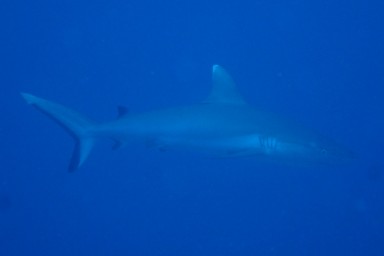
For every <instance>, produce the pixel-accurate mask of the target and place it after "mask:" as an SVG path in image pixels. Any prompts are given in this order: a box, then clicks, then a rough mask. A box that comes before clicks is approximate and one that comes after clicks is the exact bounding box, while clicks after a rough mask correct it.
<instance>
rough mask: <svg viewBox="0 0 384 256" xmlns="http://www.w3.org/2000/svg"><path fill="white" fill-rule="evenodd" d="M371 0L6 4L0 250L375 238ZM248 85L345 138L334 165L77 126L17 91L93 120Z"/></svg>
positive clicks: (279, 108) (382, 249) (349, 250)
mask: <svg viewBox="0 0 384 256" xmlns="http://www.w3.org/2000/svg"><path fill="white" fill-rule="evenodd" d="M383 8H384V4H383V2H382V1H378V0H373V1H358V0H353V1H320V0H316V1H304V0H296V1H282V0H270V1H264V0H260V1H251V0H248V1H218V0H216V1H176V0H172V1H147V0H143V1H121V0H113V1H104V0H101V1H84V0H83V1H82V0H78V1H73V0H72V1H68V0H66V1H64V0H62V1H41V0H36V1H22V0H12V1H11V0H3V1H2V2H1V8H0V24H1V25H0V86H1V94H0V107H1V109H2V118H1V121H0V124H1V126H0V139H1V147H0V161H1V162H0V164H1V165H0V166H1V167H0V255H2V256H3V255H4V256H8V255H16V256H18V255H39V256H42V255H153V256H155V255H167V256H168V255H295V256H296V255H384V169H383V168H384V161H383V160H382V152H383V149H382V145H383V142H384V137H383V135H382V131H383V130H384V118H383V109H384V103H383V96H384V89H383V88H384V87H383V85H384V77H383V68H384V61H383V60H384V48H383V45H384V29H383V25H384V22H383V21H384V18H383V15H382V13H383ZM213 64H220V65H223V66H224V67H225V68H226V69H227V70H228V71H229V72H230V73H231V74H232V75H233V77H234V79H235V80H236V82H237V84H238V86H239V90H240V91H241V92H242V93H243V95H244V97H245V98H246V99H247V100H248V101H249V102H250V104H253V105H255V106H257V107H260V108H265V109H267V110H271V111H274V112H278V113H280V114H281V115H283V116H286V117H288V118H292V119H294V120H297V121H299V122H300V123H303V124H305V125H307V126H309V127H312V128H313V129H315V130H318V131H320V132H321V133H323V134H324V135H326V136H329V137H331V138H334V139H335V140H337V141H338V142H340V143H341V144H343V145H345V146H346V147H348V148H350V149H351V150H353V151H354V152H355V153H356V155H358V159H357V160H355V161H354V162H353V163H351V164H347V165H337V166H320V165H316V164H312V165H309V166H308V165H304V166H302V165H299V166H297V167H295V166H285V165H280V164H279V163H265V162H260V161H258V160H257V159H253V158H245V159H244V158H242V159H240V158H239V159H209V158H205V157H204V156H200V155H199V154H187V153H180V152H158V151H156V150H153V149H152V150H151V149H146V148H145V146H142V147H140V146H137V145H127V147H126V148H124V149H121V150H119V151H111V150H110V147H111V145H110V143H109V142H108V141H102V142H100V143H99V144H98V145H97V147H96V148H95V150H94V151H93V152H92V154H91V156H90V158H89V159H88V161H87V162H86V163H85V165H84V166H83V167H82V168H81V169H80V170H78V171H77V172H75V173H72V174H70V173H68V172H67V171H66V169H67V166H68V161H69V158H70V155H71V151H72V147H73V142H72V140H71V138H70V137H69V136H68V135H67V134H66V133H65V132H64V131H63V130H62V129H61V128H60V127H58V126H57V125H56V124H54V123H53V122H51V120H49V119H47V118H46V117H45V116H43V115H41V113H38V112H37V111H35V110H34V109H33V108H31V107H29V106H27V105H26V104H25V103H24V102H23V100H22V99H21V97H20V96H19V92H20V91H26V92H30V93H33V94H36V95H39V96H41V97H45V98H48V99H52V100H55V101H57V102H60V103H63V104H65V105H67V106H71V107H73V108H75V109H77V110H79V111H80V112H81V113H84V114H85V115H87V116H89V117H90V118H93V119H95V120H100V121H105V120H111V119H113V118H115V117H116V115H117V113H116V112H117V111H116V106H117V105H125V106H127V107H128V108H129V109H130V111H131V112H138V111H146V110H150V109H156V108H162V107H167V106H177V105H180V104H189V103H194V102H198V101H200V100H202V99H204V98H205V97H206V95H207V94H208V92H209V89H210V78H211V77H210V76H211V73H210V72H211V66H212V65H213Z"/></svg>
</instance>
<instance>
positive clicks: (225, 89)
mask: <svg viewBox="0 0 384 256" xmlns="http://www.w3.org/2000/svg"><path fill="white" fill-rule="evenodd" d="M21 96H22V97H23V98H24V99H25V101H26V102H27V103H28V104H31V105H33V106H34V107H36V108H37V109H38V110H39V111H41V112H42V113H44V114H46V115H47V116H48V117H50V118H51V119H52V120H54V121H55V122H56V123H58V124H59V125H60V126H61V127H62V128H64V129H65V130H66V131H67V132H68V133H69V134H70V135H71V136H72V137H73V138H74V141H75V147H74V151H73V154H72V157H71V160H70V164H69V168H68V169H69V171H70V172H73V171H75V170H76V169H78V168H79V167H80V166H82V165H83V163H84V162H85V160H86V159H87V158H88V156H89V154H90V152H91V149H92V148H93V147H94V145H95V141H96V140H98V139H102V138H108V139H110V140H112V141H114V143H115V144H114V146H113V148H115V149H117V148H120V147H122V146H124V145H126V144H129V143H132V142H135V141H138V142H142V143H144V144H146V145H148V146H151V147H154V148H158V149H159V150H162V151H164V150H167V151H168V150H178V149H184V150H194V151H201V152H205V153H208V154H210V155H212V156H218V157H239V156H258V157H263V158H271V159H292V160H293V161H297V160H299V159H303V160H310V161H321V162H323V161H327V162H328V161H332V160H334V159H345V158H350V157H351V155H352V153H351V152H350V151H349V150H347V149H345V148H344V147H343V146H340V145H339V144H337V143H336V142H334V141H333V140H331V139H329V138H326V137H324V136H322V135H320V134H319V133H317V132H315V131H313V130H312V129H308V128H306V127H304V126H303V125H301V124H298V123H296V122H295V121H292V120H288V119H286V118H284V117H281V116H279V115H277V114H275V113H272V112H268V111H264V110H262V109H260V108H257V107H253V106H251V105H250V104H248V103H247V102H246V101H245V100H244V98H243V97H242V95H241V94H240V93H239V91H238V89H237V87H236V84H235V82H234V80H233V79H232V77H231V76H230V74H229V73H228V72H227V71H226V70H225V69H224V68H223V67H221V66H219V65H213V67H212V89H211V92H210V94H209V95H208V97H207V98H206V99H205V100H203V101H201V102H198V103H196V104H193V105H187V106H179V107H173V108H172V107H171V108H166V109H160V110H153V111H148V112H143V113H128V111H127V109H126V108H124V107H119V116H118V118H117V119H115V120H112V121H109V122H104V123H98V122H95V121H93V120H90V119H88V118H86V117H84V116H83V115H81V114H79V113H78V112H77V111H74V110H72V109H70V108H67V107H65V106H63V105H60V104H58V103H55V102H52V101H49V100H46V99H43V98H39V97H37V96H34V95H32V94H28V93H21Z"/></svg>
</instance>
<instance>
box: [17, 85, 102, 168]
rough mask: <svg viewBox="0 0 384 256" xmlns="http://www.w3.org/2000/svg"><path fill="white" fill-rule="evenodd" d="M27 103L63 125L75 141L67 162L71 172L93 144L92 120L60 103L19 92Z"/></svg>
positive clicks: (84, 158)
mask: <svg viewBox="0 0 384 256" xmlns="http://www.w3.org/2000/svg"><path fill="white" fill-rule="evenodd" d="M21 96H22V97H23V98H24V99H25V101H26V102H27V103H28V104H31V105H33V106H34V107H36V108H37V109H38V110H40V111H41V112H42V113H44V114H46V115H47V116H48V117H50V118H51V119H52V120H54V121H55V122H56V123H58V124H59V125H60V126H61V127H63V128H64V129H65V130H66V131H67V132H68V133H69V134H70V135H71V136H72V137H73V138H74V139H75V141H76V144H75V149H74V151H73V154H72V158H71V162H70V164H69V171H70V172H73V171H74V170H76V169H77V168H78V167H80V166H81V165H82V164H83V163H84V161H85V160H86V159H87V157H88V155H89V153H90V152H91V149H92V147H93V144H94V138H93V136H92V128H93V127H94V126H95V125H94V123H93V122H91V121H90V120H88V119H86V118H84V117H82V116H81V115H80V114H79V113H77V112H76V111H73V110H71V109H68V108H66V107H64V106H62V105H60V104H57V103H54V102H51V101H48V100H45V99H42V98H38V97H36V96H33V95H31V94H28V93H21Z"/></svg>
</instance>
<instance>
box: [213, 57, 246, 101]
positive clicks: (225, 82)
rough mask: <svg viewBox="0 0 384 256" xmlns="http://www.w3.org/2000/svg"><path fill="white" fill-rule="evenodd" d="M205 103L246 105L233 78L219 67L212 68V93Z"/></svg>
mask: <svg viewBox="0 0 384 256" xmlns="http://www.w3.org/2000/svg"><path fill="white" fill-rule="evenodd" d="M205 103H213V104H215V103H219V104H245V101H244V100H243V98H242V97H241V95H240V94H239V92H238V91H237V88H236V85H235V83H234V82H233V80H232V77H231V76H230V75H229V74H228V73H227V71H225V69H224V68H222V67H221V66H219V65H213V67H212V91H211V94H210V95H209V97H208V98H207V99H206V100H205Z"/></svg>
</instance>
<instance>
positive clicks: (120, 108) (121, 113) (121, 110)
mask: <svg viewBox="0 0 384 256" xmlns="http://www.w3.org/2000/svg"><path fill="white" fill-rule="evenodd" d="M128 112H129V110H128V108H126V107H124V106H117V118H121V117H123V116H125V115H126V114H128Z"/></svg>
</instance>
